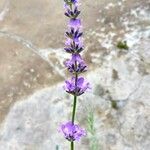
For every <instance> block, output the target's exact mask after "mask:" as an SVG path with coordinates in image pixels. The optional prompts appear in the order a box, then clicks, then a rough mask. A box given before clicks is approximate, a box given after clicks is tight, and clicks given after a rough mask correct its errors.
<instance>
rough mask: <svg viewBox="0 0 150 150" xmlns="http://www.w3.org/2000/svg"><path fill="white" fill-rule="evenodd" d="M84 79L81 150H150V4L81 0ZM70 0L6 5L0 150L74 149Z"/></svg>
mask: <svg viewBox="0 0 150 150" xmlns="http://www.w3.org/2000/svg"><path fill="white" fill-rule="evenodd" d="M80 2H81V4H82V5H81V6H80V10H81V15H80V17H81V18H82V23H83V29H84V44H85V50H84V52H83V53H82V55H83V58H84V59H85V60H86V62H87V64H88V66H89V67H88V72H87V73H84V74H83V76H85V77H86V78H87V79H88V80H89V82H90V83H91V86H92V90H91V91H89V92H87V93H86V94H85V95H83V96H81V97H80V98H79V100H78V104H77V116H76V117H77V118H76V123H79V124H81V126H82V127H83V128H85V129H86V130H87V136H86V137H85V138H83V139H82V141H80V142H77V143H76V149H77V150H149V147H150V74H149V73H150V0H93V1H91V0H80ZM67 21H68V20H67V18H66V17H65V16H64V7H63V0H54V1H53V0H26V1H23V0H0V150H56V149H59V150H68V149H69V142H67V141H66V140H65V139H64V138H63V136H62V135H61V134H60V133H59V132H58V128H59V125H60V124H61V123H62V122H65V121H67V120H69V119H70V115H71V110H72V109H71V106H72V102H73V101H72V97H70V96H69V95H68V94H67V93H65V91H63V88H62V86H63V84H64V80H65V79H68V78H69V77H70V76H71V75H70V74H69V73H68V72H67V71H66V69H65V67H64V61H65V60H66V59H67V58H69V57H70V55H69V54H66V53H65V52H64V50H63V47H64V42H65V37H64V33H65V31H66V29H67Z"/></svg>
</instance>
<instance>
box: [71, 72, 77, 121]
mask: <svg viewBox="0 0 150 150" xmlns="http://www.w3.org/2000/svg"><path fill="white" fill-rule="evenodd" d="M77 80H78V74H77V73H76V75H75V87H77ZM76 105H77V96H76V95H74V101H73V110H72V123H73V124H74V120H75V114H76Z"/></svg>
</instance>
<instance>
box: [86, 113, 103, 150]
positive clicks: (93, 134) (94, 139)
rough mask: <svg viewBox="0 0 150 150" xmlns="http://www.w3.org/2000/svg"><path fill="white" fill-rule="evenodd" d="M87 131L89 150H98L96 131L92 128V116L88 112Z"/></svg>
mask: <svg viewBox="0 0 150 150" xmlns="http://www.w3.org/2000/svg"><path fill="white" fill-rule="evenodd" d="M87 130H88V132H89V134H90V150H100V149H99V145H98V140H97V137H96V129H95V127H94V114H93V112H89V114H88V117H87Z"/></svg>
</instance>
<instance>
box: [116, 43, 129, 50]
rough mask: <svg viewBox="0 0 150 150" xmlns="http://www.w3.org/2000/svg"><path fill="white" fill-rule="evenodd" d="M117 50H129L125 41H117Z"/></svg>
mask: <svg viewBox="0 0 150 150" xmlns="http://www.w3.org/2000/svg"><path fill="white" fill-rule="evenodd" d="M117 48H119V49H124V50H128V49H129V47H128V45H127V42H126V41H119V42H118V43H117Z"/></svg>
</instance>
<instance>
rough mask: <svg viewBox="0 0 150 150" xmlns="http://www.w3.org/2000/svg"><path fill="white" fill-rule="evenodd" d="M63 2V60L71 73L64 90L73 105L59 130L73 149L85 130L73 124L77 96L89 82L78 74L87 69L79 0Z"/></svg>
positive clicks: (87, 87)
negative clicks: (66, 56)
mask: <svg viewBox="0 0 150 150" xmlns="http://www.w3.org/2000/svg"><path fill="white" fill-rule="evenodd" d="M64 2H65V16H67V17H68V18H69V21H68V29H67V31H66V33H65V36H66V42H65V47H64V50H65V51H66V52H67V53H70V54H71V58H70V59H69V60H67V61H66V62H65V66H66V68H67V69H68V71H69V72H70V73H71V74H72V78H71V80H66V81H65V85H64V90H65V91H66V92H68V93H69V94H72V95H73V107H72V117H71V122H67V123H66V124H63V125H62V126H61V131H62V133H63V134H64V136H65V138H66V139H67V140H69V141H70V144H71V145H70V147H71V150H74V141H75V140H79V139H80V138H81V137H82V136H85V131H84V130H83V129H81V128H80V127H79V126H78V125H76V124H74V122H75V117H76V106H77V101H78V96H80V95H82V94H83V93H85V91H87V90H88V89H89V88H90V87H89V83H88V82H87V81H86V80H85V79H84V78H83V77H80V76H79V74H80V73H83V72H85V71H86V70H87V65H86V64H85V62H84V60H83V59H82V57H81V55H80V53H81V52H82V51H83V49H84V45H83V39H82V35H83V32H82V24H81V19H80V18H78V16H79V14H80V10H79V9H78V6H79V3H78V2H79V0H64Z"/></svg>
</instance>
